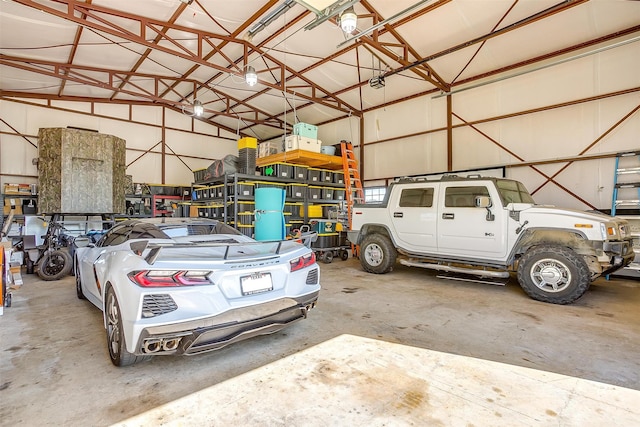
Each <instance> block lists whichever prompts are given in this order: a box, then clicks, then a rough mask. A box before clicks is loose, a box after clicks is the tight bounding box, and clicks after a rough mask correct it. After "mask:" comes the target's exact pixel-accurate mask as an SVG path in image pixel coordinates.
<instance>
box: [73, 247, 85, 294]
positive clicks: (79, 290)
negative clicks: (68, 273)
mask: <svg viewBox="0 0 640 427" xmlns="http://www.w3.org/2000/svg"><path fill="white" fill-rule="evenodd" d="M73 269H74V270H75V275H76V295H78V299H87V297H85V296H84V293H83V292H82V280H81V279H80V272H79V271H78V257H76V262H75V263H74V267H73Z"/></svg>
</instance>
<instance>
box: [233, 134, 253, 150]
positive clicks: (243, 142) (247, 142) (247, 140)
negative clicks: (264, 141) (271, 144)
mask: <svg viewBox="0 0 640 427" xmlns="http://www.w3.org/2000/svg"><path fill="white" fill-rule="evenodd" d="M243 148H258V140H257V139H256V138H252V137H250V136H247V137H244V138H240V139H239V140H238V150H241V149H243Z"/></svg>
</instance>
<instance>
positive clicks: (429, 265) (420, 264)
mask: <svg viewBox="0 0 640 427" xmlns="http://www.w3.org/2000/svg"><path fill="white" fill-rule="evenodd" d="M400 264H402V265H406V266H409V267H420V268H429V269H432V270H440V271H446V272H449V273H462V274H471V275H473V276H480V277H491V278H501V279H507V278H509V277H510V274H509V272H508V271H489V270H474V269H471V268H464V267H452V266H450V265H442V264H433V263H429V262H422V261H415V260H412V259H401V260H400Z"/></svg>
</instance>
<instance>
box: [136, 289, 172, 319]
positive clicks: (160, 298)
mask: <svg viewBox="0 0 640 427" xmlns="http://www.w3.org/2000/svg"><path fill="white" fill-rule="evenodd" d="M177 309H178V305H177V304H176V302H175V301H174V300H173V298H171V295H168V294H152V295H145V296H144V298H143V299H142V317H143V318H149V317H154V316H160V315H161V314H166V313H170V312H172V311H174V310H177Z"/></svg>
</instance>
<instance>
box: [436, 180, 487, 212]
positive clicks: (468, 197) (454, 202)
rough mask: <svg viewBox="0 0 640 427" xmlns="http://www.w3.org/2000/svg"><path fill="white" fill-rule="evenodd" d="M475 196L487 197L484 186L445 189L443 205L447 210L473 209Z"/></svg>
mask: <svg viewBox="0 0 640 427" xmlns="http://www.w3.org/2000/svg"><path fill="white" fill-rule="evenodd" d="M476 196H489V190H487V187H485V186H479V185H476V186H465V187H447V190H446V192H445V198H444V205H445V206H446V207H448V208H473V207H475V206H476Z"/></svg>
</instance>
